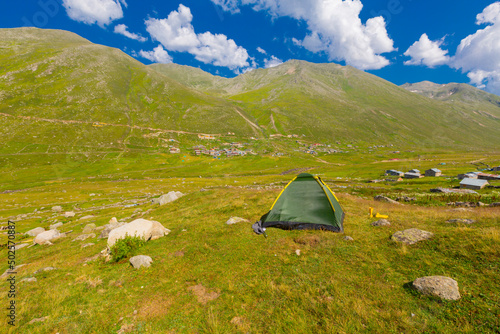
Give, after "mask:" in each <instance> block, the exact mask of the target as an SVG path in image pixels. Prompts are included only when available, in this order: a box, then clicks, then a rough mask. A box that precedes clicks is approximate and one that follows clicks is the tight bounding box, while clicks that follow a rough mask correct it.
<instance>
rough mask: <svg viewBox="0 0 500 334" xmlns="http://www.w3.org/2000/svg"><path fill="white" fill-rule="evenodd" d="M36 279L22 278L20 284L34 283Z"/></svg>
mask: <svg viewBox="0 0 500 334" xmlns="http://www.w3.org/2000/svg"><path fill="white" fill-rule="evenodd" d="M36 281H37V279H36V277H30V278H23V279H22V280H21V282H36Z"/></svg>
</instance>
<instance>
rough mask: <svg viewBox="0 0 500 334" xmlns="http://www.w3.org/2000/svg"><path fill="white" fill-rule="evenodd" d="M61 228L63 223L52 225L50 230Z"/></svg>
mask: <svg viewBox="0 0 500 334" xmlns="http://www.w3.org/2000/svg"><path fill="white" fill-rule="evenodd" d="M59 226H63V223H61V222H59V223H55V224H52V225H50V229H51V230H54V229H56V228H58V227H59Z"/></svg>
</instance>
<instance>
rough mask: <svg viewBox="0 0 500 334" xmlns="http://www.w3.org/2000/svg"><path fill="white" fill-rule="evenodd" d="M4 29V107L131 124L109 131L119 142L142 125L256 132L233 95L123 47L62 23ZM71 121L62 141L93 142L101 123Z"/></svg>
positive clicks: (17, 112) (16, 112) (0, 57)
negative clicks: (181, 78) (201, 86)
mask: <svg viewBox="0 0 500 334" xmlns="http://www.w3.org/2000/svg"><path fill="white" fill-rule="evenodd" d="M0 36H1V37H0V47H1V50H2V52H1V53H0V64H2V65H1V67H0V77H1V78H2V80H1V81H0V91H1V95H0V109H1V112H3V113H6V114H9V115H13V116H23V117H32V118H44V119H52V120H57V121H83V122H89V123H92V122H102V123H108V124H115V125H123V127H114V128H113V130H112V131H107V133H106V134H105V135H109V134H110V133H112V132H113V133H114V134H112V135H110V138H109V139H114V140H113V142H114V143H115V144H116V141H117V140H119V139H120V138H121V139H122V140H124V139H125V138H126V137H127V136H129V133H130V132H131V131H132V132H133V131H134V130H133V129H132V130H131V129H130V127H134V126H137V127H151V128H159V129H166V130H175V131H191V132H196V133H198V132H205V133H211V132H215V131H217V132H218V131H229V130H232V129H234V128H238V129H239V131H240V132H241V133H242V134H253V133H254V132H253V130H251V127H250V126H249V125H247V124H246V121H245V120H244V119H242V118H241V117H239V116H238V114H237V113H235V111H234V110H233V109H234V108H233V107H232V105H231V104H230V103H228V102H227V101H225V100H223V99H220V98H215V97H211V96H207V95H206V94H203V93H200V92H198V91H195V90H193V89H190V88H187V87H185V86H183V85H181V84H179V83H178V82H177V81H175V80H172V79H170V78H168V77H166V76H163V75H161V74H159V73H158V72H156V71H154V70H153V69H151V68H148V67H147V66H145V65H143V64H142V63H140V62H138V61H136V60H135V59H133V58H131V57H129V56H128V55H126V54H125V53H123V52H122V51H120V50H117V49H113V48H109V47H105V46H101V45H96V44H92V43H90V42H89V41H87V40H85V39H83V38H81V37H79V36H76V35H74V34H72V33H68V32H65V31H57V30H43V31H42V30H39V29H35V28H20V29H2V30H1V31H0ZM55 123H58V124H59V123H60V122H55ZM127 126H128V127H127ZM16 127H17V125H16ZM67 129H68V130H71V131H72V132H73V133H72V134H68V136H66V137H67V138H65V139H64V140H62V141H61V143H60V144H68V143H67V141H68V140H70V141H73V142H74V144H75V145H84V144H85V145H91V146H92V145H93V144H94V143H93V141H94V140H96V137H95V135H97V136H99V135H98V134H91V133H88V131H90V132H92V133H94V132H95V131H93V130H97V129H92V128H90V130H88V129H85V130H82V129H78V128H76V129H74V128H73V129H72V128H70V127H67ZM8 130H10V131H12V129H8ZM87 130H88V131H87ZM100 132H102V131H100ZM41 137H43V136H39V137H38V138H39V139H38V141H41ZM45 137H46V136H45ZM50 137H52V136H50ZM57 137H58V136H57ZM139 137H141V136H140V135H139ZM56 139H57V138H56ZM103 140H104V139H103ZM109 143H110V142H108V144H105V145H107V146H109V145H110V144H109ZM111 146H113V145H111Z"/></svg>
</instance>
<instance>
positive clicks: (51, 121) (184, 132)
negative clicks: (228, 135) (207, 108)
mask: <svg viewBox="0 0 500 334" xmlns="http://www.w3.org/2000/svg"><path fill="white" fill-rule="evenodd" d="M0 116H6V117H13V118H20V119H27V120H33V121H41V122H49V123H61V124H85V125H91V124H94V123H99V125H100V126H116V127H124V128H130V129H140V130H150V131H156V132H164V133H180V134H189V135H206V134H207V133H198V132H189V131H181V130H166V129H158V128H151V127H147V126H138V125H129V124H113V123H102V122H90V121H75V120H63V119H51V118H41V117H34V116H15V115H11V114H6V113H2V112H0ZM242 117H244V116H243V115H242ZM210 135H213V136H220V135H221V134H219V133H216V134H210Z"/></svg>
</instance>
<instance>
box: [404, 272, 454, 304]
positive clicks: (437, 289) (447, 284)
mask: <svg viewBox="0 0 500 334" xmlns="http://www.w3.org/2000/svg"><path fill="white" fill-rule="evenodd" d="M412 285H413V288H415V289H416V290H417V291H419V292H420V293H422V294H424V295H430V296H436V297H439V298H441V299H446V300H459V299H460V292H459V291H458V283H457V281H455V280H454V279H452V278H449V277H446V276H426V277H420V278H417V279H416V280H415V281H413V284H412Z"/></svg>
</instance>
